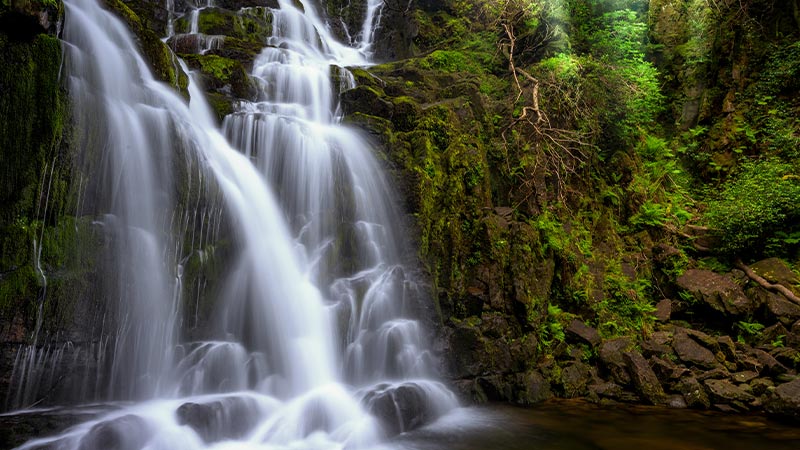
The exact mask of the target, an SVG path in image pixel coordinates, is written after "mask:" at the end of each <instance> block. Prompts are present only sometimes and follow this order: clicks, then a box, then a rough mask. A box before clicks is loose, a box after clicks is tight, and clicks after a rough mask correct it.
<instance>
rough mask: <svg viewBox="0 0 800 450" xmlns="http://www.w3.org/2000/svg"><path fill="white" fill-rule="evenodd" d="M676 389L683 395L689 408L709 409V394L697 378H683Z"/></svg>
mask: <svg viewBox="0 0 800 450" xmlns="http://www.w3.org/2000/svg"><path fill="white" fill-rule="evenodd" d="M674 389H675V391H676V392H680V393H681V395H683V398H684V400H686V405H687V406H688V407H689V408H695V409H708V408H709V407H710V406H711V401H710V400H709V399H708V394H707V393H706V391H705V389H704V388H703V386H702V385H701V384H700V382H699V381H697V379H696V378H691V377H690V378H686V379H684V380H681V381H680V382H679V383H677V384H676V385H675V387H674Z"/></svg>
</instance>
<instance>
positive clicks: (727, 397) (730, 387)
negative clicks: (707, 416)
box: [703, 380, 755, 403]
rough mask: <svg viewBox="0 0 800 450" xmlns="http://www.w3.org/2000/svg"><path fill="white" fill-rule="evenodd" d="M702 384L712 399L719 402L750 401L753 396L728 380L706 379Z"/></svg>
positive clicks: (753, 398)
mask: <svg viewBox="0 0 800 450" xmlns="http://www.w3.org/2000/svg"><path fill="white" fill-rule="evenodd" d="M703 384H704V385H705V386H706V388H708V392H709V394H711V398H712V400H714V401H715V402H719V403H732V402H741V403H750V402H752V401H753V400H755V397H753V396H752V395H750V394H748V393H747V392H746V391H745V390H744V389H742V388H740V387H738V386H736V385H735V384H733V383H731V382H730V381H728V380H706V381H704V382H703Z"/></svg>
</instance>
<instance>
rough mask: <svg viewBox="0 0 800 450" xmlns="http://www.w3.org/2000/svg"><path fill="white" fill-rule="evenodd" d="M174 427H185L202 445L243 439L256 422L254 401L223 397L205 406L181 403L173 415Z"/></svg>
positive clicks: (256, 412)
mask: <svg viewBox="0 0 800 450" xmlns="http://www.w3.org/2000/svg"><path fill="white" fill-rule="evenodd" d="M175 415H176V416H177V419H178V423H179V424H181V425H188V426H189V427H190V428H191V429H193V430H194V431H195V432H196V433H197V435H198V436H200V438H201V439H203V441H205V442H206V443H211V442H217V441H221V440H224V439H236V438H241V437H244V436H245V435H246V434H247V432H249V431H250V430H252V429H253V427H254V426H255V425H256V423H257V421H258V416H259V414H258V406H257V404H256V402H255V400H253V399H250V398H245V397H226V398H223V399H220V400H217V401H214V402H209V403H184V404H182V405H181V406H180V407H179V408H178V409H177V410H176V411H175Z"/></svg>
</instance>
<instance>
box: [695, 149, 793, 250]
mask: <svg viewBox="0 0 800 450" xmlns="http://www.w3.org/2000/svg"><path fill="white" fill-rule="evenodd" d="M797 175H798V171H797V168H796V167H793V166H792V165H790V164H787V163H784V162H781V161H780V160H777V159H773V158H770V159H764V160H760V161H754V162H747V163H744V164H742V167H741V170H740V172H739V173H738V175H737V176H736V177H734V178H733V179H732V180H731V181H730V182H728V183H727V184H725V185H724V187H723V189H722V192H721V193H720V194H719V196H718V197H717V198H715V199H714V200H712V201H710V202H709V203H708V210H707V212H706V216H705V218H706V221H707V223H708V224H709V226H710V227H711V228H713V229H714V230H716V234H717V236H718V237H719V238H720V241H721V250H722V251H724V252H727V253H731V254H737V253H744V252H752V253H761V252H762V251H763V249H764V248H765V247H766V244H767V242H768V241H769V240H770V239H776V238H778V237H779V235H778V234H777V233H779V232H781V233H783V236H785V237H786V238H788V240H787V241H786V242H785V243H787V244H789V243H791V242H794V240H795V238H796V235H795V234H794V233H795V232H797V231H800V227H798V219H799V218H800V179H798V178H797ZM773 250H774V249H773Z"/></svg>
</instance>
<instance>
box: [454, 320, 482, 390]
mask: <svg viewBox="0 0 800 450" xmlns="http://www.w3.org/2000/svg"><path fill="white" fill-rule="evenodd" d="M447 346H448V347H449V348H448V353H449V354H450V357H449V358H448V359H447V360H448V362H449V369H450V373H451V375H452V376H453V378H468V377H470V376H475V375H478V374H479V373H481V372H482V368H483V366H484V363H483V361H484V360H485V359H486V345H485V344H484V341H483V337H482V336H481V333H480V331H478V330H477V329H476V328H475V327H472V326H470V325H468V324H465V323H460V324H458V325H457V326H456V328H455V329H454V330H453V331H452V333H450V336H449V339H448V345H447Z"/></svg>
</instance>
